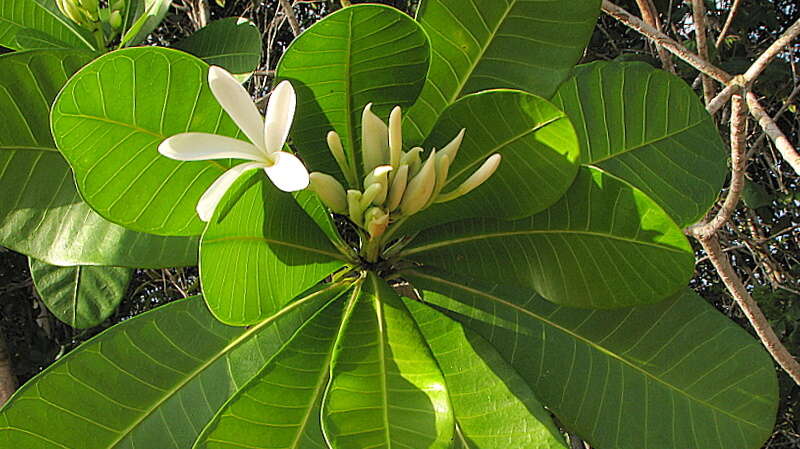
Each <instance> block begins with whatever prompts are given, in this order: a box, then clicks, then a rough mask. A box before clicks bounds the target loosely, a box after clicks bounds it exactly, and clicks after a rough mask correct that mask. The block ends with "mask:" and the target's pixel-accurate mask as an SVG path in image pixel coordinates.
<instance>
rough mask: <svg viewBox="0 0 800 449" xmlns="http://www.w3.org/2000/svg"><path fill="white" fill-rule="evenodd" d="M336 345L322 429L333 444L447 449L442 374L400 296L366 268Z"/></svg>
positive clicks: (449, 421) (448, 412)
mask: <svg viewBox="0 0 800 449" xmlns="http://www.w3.org/2000/svg"><path fill="white" fill-rule="evenodd" d="M353 299H354V301H352V302H351V304H350V305H349V307H348V309H349V310H348V317H347V321H346V322H345V323H344V325H343V329H342V331H341V334H340V336H339V340H338V341H337V343H336V349H335V352H334V358H333V366H332V368H331V381H330V384H329V386H328V391H327V393H326V395H325V399H324V403H323V406H322V426H323V430H324V432H325V437H326V440H327V441H328V442H329V443H330V446H331V448H332V449H362V448H376V449H377V448H383V449H390V448H404V447H407V448H419V449H449V448H450V446H451V444H452V439H453V429H454V421H453V410H452V407H451V405H450V400H449V398H448V392H447V388H446V386H445V380H444V376H443V375H442V373H441V371H440V370H439V367H438V366H437V364H436V361H435V359H434V358H433V355H431V352H430V349H429V348H428V346H427V345H426V344H425V340H424V337H423V336H422V334H421V333H420V331H419V329H418V328H417V325H416V324H415V323H414V319H413V318H412V317H411V315H410V314H409V312H408V310H407V309H406V307H405V305H404V304H403V302H402V300H401V299H400V298H399V297H398V296H397V294H396V293H395V292H394V291H393V290H392V288H391V287H389V286H388V285H387V284H386V282H385V281H383V280H382V279H380V278H378V277H376V276H375V275H374V274H372V273H370V274H369V275H368V277H367V279H366V280H365V281H364V284H363V287H362V290H361V292H360V295H356V296H354V298H353Z"/></svg>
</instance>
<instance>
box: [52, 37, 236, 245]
mask: <svg viewBox="0 0 800 449" xmlns="http://www.w3.org/2000/svg"><path fill="white" fill-rule="evenodd" d="M207 73H208V65H207V64H206V63H205V62H203V61H201V60H199V59H197V58H195V57H194V56H191V55H188V54H186V53H183V52H180V51H177V50H172V49H167V48H157V47H141V48H130V49H124V50H119V51H116V52H113V53H109V54H106V55H104V56H102V57H100V58H98V59H96V60H94V61H93V62H92V63H91V64H89V65H87V66H86V67H84V68H83V69H82V70H81V71H79V72H78V73H77V74H76V75H75V76H74V77H72V78H71V79H70V81H69V82H68V83H67V85H66V86H64V89H63V90H62V91H61V93H60V94H59V96H58V98H57V99H56V103H55V104H54V106H53V113H52V118H51V119H52V128H53V134H54V136H55V140H56V143H57V144H58V148H59V150H61V152H62V153H63V154H64V156H65V157H66V159H67V161H68V162H69V164H70V166H72V169H73V170H74V171H75V178H76V181H77V183H78V188H79V189H80V191H81V194H82V196H83V198H84V199H85V200H86V201H87V202H88V203H89V204H90V205H91V206H92V208H93V209H95V210H96V211H98V213H100V214H101V215H102V216H104V217H105V218H107V219H109V220H111V221H113V222H115V223H118V224H121V225H123V226H125V227H128V228H131V229H135V230H138V231H143V232H151V233H154V234H163V235H197V234H200V233H201V232H202V230H203V222H201V221H200V219H199V218H197V214H196V212H195V206H196V204H197V201H198V200H199V199H200V196H201V195H202V194H203V192H205V190H206V189H207V188H208V186H209V185H211V183H212V182H214V180H215V179H216V178H217V177H218V176H219V175H220V174H221V173H222V172H223V171H224V170H225V169H226V167H229V166H230V165H231V164H230V162H229V161H228V160H219V161H198V162H179V161H175V160H172V159H168V158H166V157H164V156H161V155H160V154H159V153H158V151H157V147H158V144H159V143H161V141H162V140H164V139H165V138H167V137H169V136H171V135H174V134H179V133H182V132H189V131H197V132H210V133H214V134H220V135H226V136H234V137H235V136H237V135H238V134H239V129H238V128H237V127H236V125H235V124H234V123H233V121H232V120H231V119H230V118H229V117H228V115H227V114H226V113H225V112H224V111H223V110H222V108H221V107H220V106H219V104H218V103H217V101H216V99H215V98H214V97H213V95H212V94H211V90H210V89H209V87H208V81H207V77H208V75H207Z"/></svg>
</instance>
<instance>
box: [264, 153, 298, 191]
mask: <svg viewBox="0 0 800 449" xmlns="http://www.w3.org/2000/svg"><path fill="white" fill-rule="evenodd" d="M272 158H273V160H274V161H275V164H274V165H272V166H270V167H264V171H265V172H267V176H269V179H270V180H271V181H272V183H273V184H275V187H277V188H279V189H281V190H283V191H284V192H294V191H297V190H303V189H305V188H306V187H308V182H309V179H308V170H306V166H305V165H303V162H301V161H300V159H298V158H297V156H295V155H294V154H291V153H287V152H285V151H278V152H275V153H273V154H272Z"/></svg>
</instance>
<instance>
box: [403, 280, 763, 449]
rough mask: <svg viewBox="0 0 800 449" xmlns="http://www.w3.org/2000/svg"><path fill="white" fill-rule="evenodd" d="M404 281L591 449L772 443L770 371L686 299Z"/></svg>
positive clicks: (737, 448) (687, 293)
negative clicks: (598, 299)
mask: <svg viewBox="0 0 800 449" xmlns="http://www.w3.org/2000/svg"><path fill="white" fill-rule="evenodd" d="M404 277H406V278H407V279H409V280H410V281H411V282H412V283H413V285H414V286H415V287H416V288H418V289H421V290H423V291H424V292H423V296H424V300H425V301H426V302H430V303H433V304H435V305H436V306H440V307H443V308H445V309H449V310H452V311H453V312H452V313H450V315H451V316H452V317H454V318H456V319H458V320H459V321H461V322H463V323H464V324H465V325H466V326H467V327H469V328H470V329H472V330H474V331H476V332H477V333H479V334H480V335H481V336H483V337H484V338H486V339H487V340H488V341H489V342H490V343H491V344H492V345H493V346H494V347H495V348H496V349H497V350H498V352H500V354H502V356H503V357H504V358H505V359H506V360H507V361H508V362H509V363H510V364H511V365H512V366H513V367H514V368H515V369H516V370H517V372H518V373H520V374H521V375H522V377H523V378H524V379H525V380H526V381H527V382H528V384H529V385H530V386H531V387H532V388H533V391H534V393H535V394H536V396H537V397H538V398H539V399H541V400H542V402H543V403H544V404H545V405H546V406H547V407H548V408H549V409H550V410H552V411H553V412H554V413H555V414H556V416H557V417H558V419H559V421H560V422H561V423H562V424H564V425H565V426H566V427H567V428H568V429H569V430H570V431H573V432H575V433H577V434H578V435H579V436H581V437H582V438H584V439H586V440H587V441H588V442H589V443H590V444H591V445H592V447H596V448H598V449H619V448H643V447H654V448H655V447H659V448H678V447H698V448H699V447H718V448H723V449H757V448H759V447H761V445H762V444H763V442H764V441H765V440H766V439H767V437H768V436H769V435H770V434H771V432H772V426H773V424H774V421H775V413H776V409H777V401H778V397H777V394H778V389H777V380H776V376H775V370H774V368H773V363H772V360H771V359H770V357H769V356H768V355H767V353H766V352H765V351H764V349H763V348H762V347H761V345H760V344H759V342H758V341H756V340H754V339H753V338H752V337H751V336H750V335H748V334H747V333H746V332H745V331H743V330H742V329H741V328H740V327H739V326H737V325H736V324H735V323H733V322H731V321H730V320H728V319H727V318H726V317H725V316H723V315H722V314H720V313H719V312H718V311H717V310H715V309H714V308H713V307H712V306H710V305H709V304H707V303H706V302H705V301H704V300H703V299H702V298H700V297H698V296H697V295H696V294H695V293H694V292H692V291H691V290H689V289H685V290H683V291H682V292H681V293H680V294H678V295H676V296H674V297H673V298H671V299H668V300H666V301H663V302H661V303H658V304H655V305H649V306H640V307H635V308H628V309H621V310H605V311H598V310H581V309H572V308H567V307H559V306H556V305H554V304H552V303H549V302H548V301H545V300H544V299H543V298H541V297H539V296H538V295H536V294H535V293H533V292H531V291H530V290H526V289H518V288H513V287H509V286H502V285H498V284H491V283H483V282H479V281H477V280H474V279H468V278H465V277H459V276H455V275H452V274H449V273H442V272H434V271H426V272H419V271H418V272H408V273H405V274H404ZM448 313H449V312H448Z"/></svg>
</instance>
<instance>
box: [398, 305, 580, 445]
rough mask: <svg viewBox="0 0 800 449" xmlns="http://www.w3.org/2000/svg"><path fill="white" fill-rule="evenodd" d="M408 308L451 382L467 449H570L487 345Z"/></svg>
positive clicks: (436, 315)
mask: <svg viewBox="0 0 800 449" xmlns="http://www.w3.org/2000/svg"><path fill="white" fill-rule="evenodd" d="M405 304H406V307H408V309H409V311H410V312H411V314H412V315H413V316H414V319H415V320H416V322H417V324H418V325H419V327H420V329H421V330H422V333H423V335H424V336H425V340H426V342H427V343H428V346H430V348H431V351H432V352H433V355H434V356H435V357H436V361H437V362H438V363H439V367H440V368H441V370H442V373H443V374H444V376H445V381H446V382H447V390H448V391H449V392H450V401H451V402H452V403H453V412H454V413H455V418H456V422H457V423H458V435H457V436H456V440H457V441H461V442H462V447H464V448H474V449H508V448H514V449H545V448H552V449H556V448H558V449H566V447H567V446H566V445H565V443H564V438H563V437H562V436H561V433H560V432H559V430H558V428H557V427H556V425H555V424H554V423H553V420H552V418H551V417H550V414H549V413H548V412H547V411H546V410H545V409H544V408H543V407H542V405H541V403H540V402H539V400H538V399H536V396H534V394H533V392H532V391H531V389H530V387H529V386H528V385H527V384H526V383H525V381H524V380H523V379H522V378H521V377H520V376H519V374H517V373H516V371H514V368H512V367H511V366H509V365H508V363H506V361H505V360H503V358H502V357H501V356H500V355H499V354H498V353H497V350H495V349H494V348H493V347H492V346H491V345H490V344H489V343H488V342H487V341H486V340H484V339H483V338H482V337H480V336H479V335H478V334H476V333H475V332H472V331H470V330H469V329H466V328H464V327H463V325H462V324H460V323H458V322H456V321H453V320H452V319H450V318H448V317H447V316H446V315H444V314H442V313H440V312H438V311H436V310H434V309H432V308H430V307H426V306H425V305H423V304H421V303H420V302H418V301H413V300H409V299H406V300H405Z"/></svg>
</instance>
